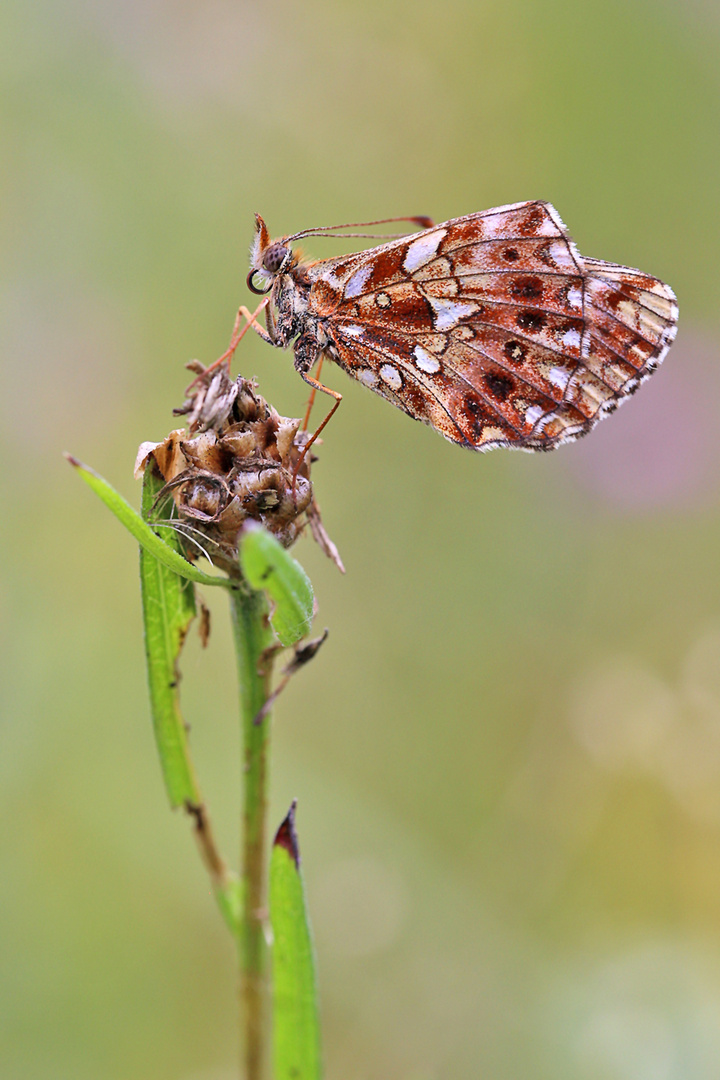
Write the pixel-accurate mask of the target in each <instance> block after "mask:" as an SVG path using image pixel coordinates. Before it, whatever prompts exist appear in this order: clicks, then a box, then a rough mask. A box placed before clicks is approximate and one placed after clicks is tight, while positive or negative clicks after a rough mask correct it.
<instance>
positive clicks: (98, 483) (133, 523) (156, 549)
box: [65, 454, 233, 588]
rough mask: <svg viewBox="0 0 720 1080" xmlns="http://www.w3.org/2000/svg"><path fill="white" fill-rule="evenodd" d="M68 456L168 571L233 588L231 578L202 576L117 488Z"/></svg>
mask: <svg viewBox="0 0 720 1080" xmlns="http://www.w3.org/2000/svg"><path fill="white" fill-rule="evenodd" d="M65 456H66V458H67V460H68V461H69V462H70V464H71V465H72V466H74V468H75V469H77V471H78V473H79V474H80V476H81V477H82V478H83V480H84V481H85V483H86V484H87V485H88V486H89V487H91V488H92V489H93V491H94V492H95V494H96V495H99V496H100V498H101V499H102V501H103V502H104V503H105V505H106V506H107V507H108V509H110V510H112V512H113V514H114V515H115V517H116V518H117V519H118V521H120V522H122V524H123V525H124V526H125V528H126V529H127V530H128V531H129V532H131V533H132V535H133V536H134V537H135V539H136V540H137V541H138V543H139V544H140V545H141V546H142V547H143V548H144V549H145V550H146V551H148V552H150V553H151V554H152V555H154V556H155V558H156V559H158V560H159V561H160V562H161V563H163V564H164V565H165V566H167V568H168V569H169V570H174V572H175V573H176V574H180V575H181V576H182V577H184V578H188V579H189V580H190V581H197V582H198V584H199V585H222V586H224V587H225V588H232V586H233V582H232V581H230V580H229V579H228V578H225V577H213V576H212V575H211V574H205V573H203V571H202V570H198V568H197V567H196V566H193V564H192V563H191V562H188V560H187V559H186V558H185V557H184V556H183V555H181V554H180V551H179V548H178V547H177V545H170V544H167V543H165V540H164V539H161V538H160V537H159V536H158V535H157V533H155V532H153V530H152V529H151V528H150V526H149V525H148V524H147V522H146V521H144V520H143V519H142V518H141V517H140V515H139V514H138V512H137V511H136V510H133V508H132V506H131V505H130V503H129V502H126V500H125V499H123V497H122V495H120V494H119V493H118V492H117V491H115V488H113V487H111V486H110V484H108V482H107V480H105V479H103V477H102V476H100V475H99V473H96V472H95V470H94V469H91V468H90V467H89V466H88V465H83V463H82V462H81V461H78V460H77V458H74V457H72V456H71V455H70V454H66V455H65ZM151 471H152V470H151V468H150V465H148V467H147V468H146V470H145V474H146V475H147V473H148V472H151ZM161 486H162V485H161ZM157 490H158V491H159V490H160V488H159V487H158V489H157ZM163 531H164V532H166V533H170V532H171V531H172V530H171V529H165V530H163Z"/></svg>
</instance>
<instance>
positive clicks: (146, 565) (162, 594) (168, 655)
mask: <svg viewBox="0 0 720 1080" xmlns="http://www.w3.org/2000/svg"><path fill="white" fill-rule="evenodd" d="M163 483H164V481H163V480H162V479H161V478H160V477H159V476H157V475H156V474H155V472H154V470H153V469H152V468H150V467H149V466H148V468H146V470H145V476H144V478H143V490H142V510H143V514H144V515H146V516H147V515H149V513H150V511H151V508H152V506H153V503H154V501H155V498H156V496H157V493H158V491H160V490H161V489H162V487H163ZM159 543H161V544H162V545H163V546H165V545H166V544H167V545H168V550H172V549H171V548H170V547H169V545H171V544H178V543H179V540H178V538H177V534H176V533H175V532H173V531H172V530H171V529H168V530H167V539H166V540H159ZM140 584H141V589H142V607H143V622H144V625H145V655H146V657H147V669H148V685H149V688H150V707H151V710H152V719H153V728H154V730H155V741H156V743H157V748H158V753H159V755H160V764H161V767H162V771H163V776H164V778H165V786H166V788H167V792H168V796H169V798H170V803H171V805H172V806H181V805H183V804H185V803H186V802H189V803H192V804H193V805H196V804H198V803H199V802H200V792H199V790H198V786H197V782H196V780H195V775H194V772H193V767H192V762H191V761H190V756H189V750H188V744H187V730H186V727H185V723H184V721H183V718H182V714H181V712H180V692H179V682H180V674H179V671H178V666H177V661H178V657H179V655H180V650H181V649H182V646H183V642H184V640H185V635H186V634H187V631H188V628H189V626H190V623H191V622H192V620H193V618H194V617H195V586H194V585H193V583H192V582H191V581H188V580H187V579H185V578H182V577H179V576H178V574H176V573H174V572H173V571H172V570H168V568H167V565H165V564H164V563H162V562H160V561H159V560H158V559H156V558H155V556H154V555H153V554H151V553H150V552H149V551H148V550H147V548H146V547H141V548H140Z"/></svg>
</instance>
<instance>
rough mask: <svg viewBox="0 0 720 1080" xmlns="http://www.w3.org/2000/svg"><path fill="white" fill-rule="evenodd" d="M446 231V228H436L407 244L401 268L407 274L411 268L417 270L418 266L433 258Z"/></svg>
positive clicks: (410, 271) (411, 270)
mask: <svg viewBox="0 0 720 1080" xmlns="http://www.w3.org/2000/svg"><path fill="white" fill-rule="evenodd" d="M446 232H447V229H436V230H435V232H431V233H423V234H421V235H420V236H418V238H417V240H413V241H412V242H411V243H410V244H408V249H407V253H406V255H405V260H404V262H403V268H404V269H405V270H407V272H408V274H412V272H413V270H417V268H418V267H419V266H422V265H423V264H424V263H426V262H429V261H430V259H432V258H433V256H434V255H435V253H436V251H437V249H438V247H439V245H440V241H441V240H442V238H443V237H444V236H445V234H446Z"/></svg>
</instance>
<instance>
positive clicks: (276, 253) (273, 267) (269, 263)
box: [263, 244, 290, 274]
mask: <svg viewBox="0 0 720 1080" xmlns="http://www.w3.org/2000/svg"><path fill="white" fill-rule="evenodd" d="M289 254H290V249H289V248H286V247H284V246H283V245H282V244H271V245H270V247H269V248H268V249H267V251H266V252H265V254H264V255H263V266H264V267H265V269H266V270H267V271H268V273H269V274H277V272H278V270H279V269H280V267H281V266H282V264H283V263H284V262H285V260H286V259H287V257H288V255H289Z"/></svg>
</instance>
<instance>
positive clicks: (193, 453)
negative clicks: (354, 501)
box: [135, 361, 342, 574]
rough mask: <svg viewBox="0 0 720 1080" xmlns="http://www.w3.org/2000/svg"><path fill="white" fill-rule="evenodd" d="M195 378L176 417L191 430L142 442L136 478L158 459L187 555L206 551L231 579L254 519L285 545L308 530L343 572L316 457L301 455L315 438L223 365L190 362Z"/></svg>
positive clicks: (157, 462) (174, 524)
mask: <svg viewBox="0 0 720 1080" xmlns="http://www.w3.org/2000/svg"><path fill="white" fill-rule="evenodd" d="M189 366H190V367H191V369H192V370H193V371H195V372H197V375H198V377H197V379H196V380H195V381H194V382H193V383H192V384H191V385H190V387H189V388H188V391H187V393H188V397H187V400H186V401H185V403H184V404H183V406H182V408H180V409H176V410H175V414H176V415H186V416H187V417H188V427H187V430H185V429H182V430H178V431H171V432H170V434H169V435H168V436H167V438H166V439H165V440H164V441H163V442H161V443H143V444H142V446H141V447H140V450H139V452H138V457H137V463H136V470H135V471H136V475H138V474H139V473H142V472H143V470H144V469H145V468H147V467H148V463H149V461H150V460H151V459H152V461H153V462H154V464H155V466H156V467H157V469H158V470H159V473H160V475H161V476H162V478H163V479H164V481H165V487H164V488H163V491H162V492H161V494H160V496H159V499H160V498H161V497H162V495H163V494H170V495H172V499H173V503H174V510H173V515H172V517H171V518H169V520H168V521H167V524H172V525H173V526H174V527H175V528H176V530H177V532H178V533H179V534H180V536H181V537H182V538H183V541H184V547H185V551H186V554H187V556H188V557H189V558H196V557H197V556H198V555H199V554H201V553H202V554H206V555H207V556H208V557H209V558H210V559H211V561H212V562H213V563H215V564H216V565H217V566H220V567H222V568H223V569H225V570H227V571H228V572H229V573H231V574H236V573H237V572H238V561H237V559H238V540H239V537H240V532H241V530H242V527H243V524H244V522H245V521H247V520H248V519H252V520H254V521H259V522H261V523H262V524H263V525H264V526H265V528H266V529H267V530H268V531H269V532H271V533H272V534H273V535H274V536H275V537H276V539H277V540H279V541H280V543H281V544H282V545H283V546H284V547H290V545H291V544H293V543H294V541H295V540H296V539H297V537H298V535H299V534H300V532H301V531H302V530H303V528H304V527H305V524H306V523H307V522H308V520H310V521H311V523H312V528H311V531H312V534H313V536H315V538H316V539H317V540H318V542H320V543H321V546H322V547H323V550H325V552H326V554H328V555H329V556H330V557H331V558H334V560H335V562H336V563H338V565H339V566H340V568H341V569H342V563H341V562H340V560H339V557H338V556H337V552H336V550H335V548H334V545H333V544H332V542H331V541H330V540H329V538H328V537H327V535H326V534H325V532H324V529H323V528H322V524H321V523H320V524H319V525H318V523H319V511H318V507H317V504H316V503H315V501H314V498H313V490H312V484H311V482H310V454H308V455H307V456H306V457H305V458H304V459H303V460H302V461H301V456H302V452H303V449H304V447H305V444H306V442H307V441H308V439H309V437H310V436H309V435H308V433H307V432H306V431H301V430H300V421H299V420H293V419H288V418H287V417H284V416H280V415H279V414H278V413H277V412H276V411H275V409H274V408H273V407H272V406H271V405H268V403H267V402H266V401H265V400H264V398H262V397H261V396H260V395H259V394H258V393H257V391H256V385H255V383H253V382H251V381H250V380H248V379H243V378H242V377H241V376H239V377H238V378H237V380H236V381H235V382H233V381H232V380H231V379H230V377H229V375H228V372H227V369H226V368H225V366H224V365H223V366H222V367H220V368H215V369H214V370H213V369H207V371H206V369H205V368H204V367H203V366H202V364H200V363H199V362H198V361H194V362H193V363H192V364H191V365H189Z"/></svg>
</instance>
